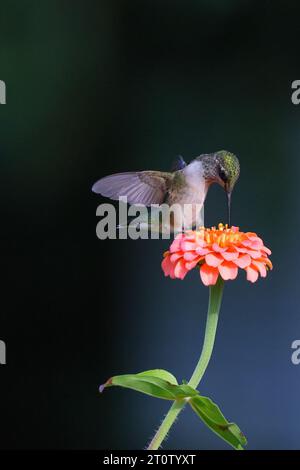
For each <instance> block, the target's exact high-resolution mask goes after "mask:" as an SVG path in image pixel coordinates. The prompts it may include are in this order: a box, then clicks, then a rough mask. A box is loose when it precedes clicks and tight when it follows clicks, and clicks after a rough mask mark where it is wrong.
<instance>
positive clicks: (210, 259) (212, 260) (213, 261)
mask: <svg viewBox="0 0 300 470" xmlns="http://www.w3.org/2000/svg"><path fill="white" fill-rule="evenodd" d="M205 261H206V263H207V264H208V266H213V267H214V268H216V267H218V266H219V264H221V263H222V261H223V258H222V256H221V255H220V254H219V253H209V254H208V255H206V256H205Z"/></svg>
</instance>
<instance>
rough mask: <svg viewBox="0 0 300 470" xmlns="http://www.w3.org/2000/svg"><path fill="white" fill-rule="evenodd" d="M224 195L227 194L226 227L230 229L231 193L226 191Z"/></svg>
mask: <svg viewBox="0 0 300 470" xmlns="http://www.w3.org/2000/svg"><path fill="white" fill-rule="evenodd" d="M226 193H227V214H228V227H230V225H231V221H230V215H231V214H230V212H231V210H230V209H231V191H227V190H226Z"/></svg>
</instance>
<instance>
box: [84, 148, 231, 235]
mask: <svg viewBox="0 0 300 470" xmlns="http://www.w3.org/2000/svg"><path fill="white" fill-rule="evenodd" d="M239 174H240V164H239V160H238V158H237V157H236V155H234V154H233V153H231V152H228V151H226V150H220V151H218V152H214V153H205V154H201V155H199V156H198V157H195V158H194V159H193V160H192V161H191V162H190V163H188V164H187V163H186V162H185V161H184V159H183V157H181V156H178V157H177V159H176V161H175V162H174V163H173V166H172V169H171V171H170V172H164V171H155V170H146V171H131V172H125V173H116V174H113V175H109V176H105V177H104V178H101V179H100V180H98V181H97V182H96V183H95V184H94V185H93V187H92V191H93V192H94V193H97V194H101V195H102V196H105V197H109V198H110V199H113V200H118V199H119V198H120V197H121V196H126V197H127V202H128V203H129V204H132V205H141V204H142V205H145V206H152V205H153V204H154V205H156V206H157V205H158V206H160V205H161V204H167V205H168V206H172V205H173V204H178V205H179V206H180V207H183V206H184V205H186V204H190V205H191V206H192V207H193V210H192V211H191V212H190V213H189V214H190V215H189V219H188V220H185V221H184V222H185V225H184V226H185V228H186V229H192V228H194V227H195V224H196V222H197V223H198V222H199V218H198V215H199V209H200V210H201V209H202V208H203V205H204V202H205V199H206V196H207V192H208V189H209V187H210V186H211V185H212V184H214V183H217V184H219V185H220V186H221V187H222V188H224V190H225V192H226V195H227V210H228V225H229V226H230V223H231V221H230V218H231V217H230V208H231V194H232V191H233V188H234V186H235V183H236V182H237V180H238V178H239ZM196 208H197V209H196ZM196 210H197V213H196ZM150 225H151V223H150ZM200 225H204V221H202V223H201V224H200ZM173 231H175V229H174V227H173Z"/></svg>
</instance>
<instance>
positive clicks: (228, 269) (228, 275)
mask: <svg viewBox="0 0 300 470" xmlns="http://www.w3.org/2000/svg"><path fill="white" fill-rule="evenodd" d="M218 269H219V272H220V274H221V276H222V278H223V279H224V281H228V280H229V279H235V278H236V276H237V274H238V267H237V265H236V264H234V263H233V262H232V261H223V263H222V264H220V266H219V268H218Z"/></svg>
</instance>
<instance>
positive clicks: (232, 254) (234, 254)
mask: <svg viewBox="0 0 300 470" xmlns="http://www.w3.org/2000/svg"><path fill="white" fill-rule="evenodd" d="M222 256H223V258H224V259H225V260H226V261H233V260H235V259H237V258H238V257H239V253H238V251H223V253H222Z"/></svg>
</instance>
